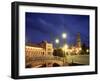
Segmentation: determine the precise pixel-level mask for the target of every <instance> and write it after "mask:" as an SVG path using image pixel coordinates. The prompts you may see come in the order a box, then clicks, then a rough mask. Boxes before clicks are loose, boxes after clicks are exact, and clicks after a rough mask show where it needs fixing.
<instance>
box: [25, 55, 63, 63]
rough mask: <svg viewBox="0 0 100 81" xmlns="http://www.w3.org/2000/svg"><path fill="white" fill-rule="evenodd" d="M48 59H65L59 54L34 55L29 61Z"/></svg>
mask: <svg viewBox="0 0 100 81" xmlns="http://www.w3.org/2000/svg"><path fill="white" fill-rule="evenodd" d="M46 60H57V61H63V60H64V58H63V57H59V56H34V57H31V58H28V59H27V62H29V61H46Z"/></svg>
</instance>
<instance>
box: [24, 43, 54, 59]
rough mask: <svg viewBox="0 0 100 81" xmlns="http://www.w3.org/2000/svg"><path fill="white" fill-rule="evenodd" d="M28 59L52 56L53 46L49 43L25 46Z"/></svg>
mask: <svg viewBox="0 0 100 81" xmlns="http://www.w3.org/2000/svg"><path fill="white" fill-rule="evenodd" d="M25 54H26V57H39V56H48V55H50V56H52V55H53V45H52V43H48V42H47V41H43V42H41V43H39V44H35V45H33V44H28V45H26V46H25Z"/></svg>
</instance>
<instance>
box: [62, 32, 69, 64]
mask: <svg viewBox="0 0 100 81" xmlns="http://www.w3.org/2000/svg"><path fill="white" fill-rule="evenodd" d="M62 38H63V39H64V42H63V52H64V56H65V58H64V63H65V60H66V58H67V57H66V51H67V48H68V45H67V44H66V38H67V34H66V33H62Z"/></svg>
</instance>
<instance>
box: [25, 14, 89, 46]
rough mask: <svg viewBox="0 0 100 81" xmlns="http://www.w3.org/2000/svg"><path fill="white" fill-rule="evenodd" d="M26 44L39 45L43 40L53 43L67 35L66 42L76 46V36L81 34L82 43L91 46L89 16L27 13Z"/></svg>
mask: <svg viewBox="0 0 100 81" xmlns="http://www.w3.org/2000/svg"><path fill="white" fill-rule="evenodd" d="M25 18H26V22H25V23H26V38H25V39H26V43H39V42H41V41H43V40H47V41H48V42H53V43H54V40H55V38H59V39H60V42H61V43H62V41H63V40H62V37H61V35H62V33H63V32H66V33H67V39H66V42H67V43H68V44H69V45H70V44H75V42H76V35H77V33H78V32H80V36H81V41H82V43H85V44H87V45H89V16H88V15H71V14H49V13H29V12H26V15H25Z"/></svg>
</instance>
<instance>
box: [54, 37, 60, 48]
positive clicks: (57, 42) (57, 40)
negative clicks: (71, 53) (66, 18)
mask: <svg viewBox="0 0 100 81" xmlns="http://www.w3.org/2000/svg"><path fill="white" fill-rule="evenodd" d="M55 43H56V45H57V48H58V45H59V39H58V38H57V39H56V40H55Z"/></svg>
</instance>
